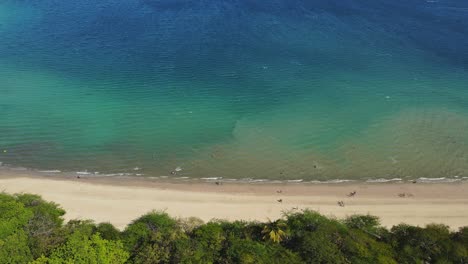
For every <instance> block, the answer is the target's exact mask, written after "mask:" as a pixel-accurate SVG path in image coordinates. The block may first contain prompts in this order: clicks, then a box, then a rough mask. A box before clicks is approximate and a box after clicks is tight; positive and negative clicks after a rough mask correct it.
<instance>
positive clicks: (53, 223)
mask: <svg viewBox="0 0 468 264" xmlns="http://www.w3.org/2000/svg"><path fill="white" fill-rule="evenodd" d="M16 197H17V200H18V201H19V202H21V203H22V204H23V205H24V206H25V208H28V209H29V210H31V211H32V212H33V216H32V217H31V218H30V219H29V221H28V223H27V224H26V226H25V231H26V233H27V235H28V244H29V247H30V249H31V253H32V254H33V257H34V258H38V257H40V256H41V255H48V254H49V253H50V251H51V250H52V249H54V248H56V247H57V246H58V245H59V244H61V243H63V242H64V240H65V237H64V236H63V235H61V234H60V231H61V230H60V228H61V227H62V224H63V221H64V219H63V215H64V214H65V210H63V209H62V208H60V206H59V205H57V204H56V203H53V202H46V201H44V200H43V199H42V198H41V197H40V196H38V195H33V194H19V195H16Z"/></svg>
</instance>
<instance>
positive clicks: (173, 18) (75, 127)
mask: <svg viewBox="0 0 468 264" xmlns="http://www.w3.org/2000/svg"><path fill="white" fill-rule="evenodd" d="M467 28H468V4H464V3H460V1H438V2H427V1H416V0H411V1H383V0H379V1H351V0H348V1H338V0H337V1H299V0H297V1H286V0H284V1H280V0H276V1H242V0H238V1H215V0H212V1H211V0H207V1H189V0H178V1H174V0H172V1H169V0H161V1H156V0H154V1H150V0H140V1H121V2H119V3H116V2H115V1H110V0H99V1H53V0H39V1H37V0H36V1H29V0H21V1H20V0H6V1H2V2H1V3H0V34H1V38H0V149H1V150H2V151H1V152H0V162H2V163H3V164H9V165H11V166H21V167H27V168H35V169H39V170H61V171H90V172H100V173H101V174H103V173H121V172H128V173H132V174H135V175H136V174H138V175H140V174H141V176H143V175H144V176H160V175H171V174H170V173H171V172H172V171H176V170H177V173H176V174H177V176H182V177H196V178H199V177H224V178H254V179H304V180H331V179H376V178H407V179H413V178H419V177H455V176H458V177H464V176H465V177H466V176H468V132H467V131H468V71H467V66H468V30H467ZM176 168H177V169H176ZM171 177H172V176H171Z"/></svg>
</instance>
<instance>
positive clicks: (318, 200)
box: [0, 170, 468, 229]
mask: <svg viewBox="0 0 468 264" xmlns="http://www.w3.org/2000/svg"><path fill="white" fill-rule="evenodd" d="M0 188H1V190H2V191H4V192H7V193H20V192H27V193H34V194H39V195H41V196H42V197H43V198H44V199H46V200H48V201H53V202H55V203H58V204H60V205H61V206H62V207H63V208H64V209H65V210H66V211H67V214H66V215H65V218H66V220H70V219H92V220H94V221H96V222H110V223H112V224H114V225H115V226H116V227H118V228H120V229H123V228H124V227H125V226H126V225H127V224H129V223H130V222H131V221H132V220H133V219H136V218H138V217H139V216H141V215H143V214H144V213H147V212H149V211H151V210H165V211H166V212H167V213H169V214H170V215H171V216H173V217H183V218H187V217H198V218H201V219H202V220H204V221H205V222H206V221H209V220H211V219H226V220H246V221H254V220H259V221H265V220H268V219H272V220H273V219H277V218H279V217H281V215H282V212H284V211H288V210H301V209H306V208H307V209H311V210H316V211H318V212H320V213H322V214H324V215H326V216H336V217H338V218H343V217H346V216H349V215H352V214H371V215H375V216H378V217H380V220H381V223H382V225H383V226H386V227H391V226H393V225H396V224H399V223H402V222H404V223H407V224H411V225H419V226H424V225H426V224H429V223H442V224H445V225H448V226H450V227H451V228H452V229H457V228H459V227H461V226H466V225H468V183H467V182H465V181H461V182H454V183H416V184H412V183H401V182H388V183H366V182H345V183H324V184H304V183H261V184H256V183H239V182H236V183H229V182H227V183H226V182H223V183H219V185H218V184H216V183H215V182H183V181H171V180H148V179H142V178H138V179H134V178H130V177H128V178H114V177H112V178H110V177H109V178H106V177H98V178H92V177H80V178H79V179H78V178H76V177H55V176H38V175H37V174H36V173H35V172H34V171H27V170H26V171H10V170H0ZM353 191H356V195H355V196H353V197H348V194H349V193H350V192H353ZM402 195H404V196H403V197H401V196H402ZM279 201H280V202H279ZM338 201H343V203H344V205H345V206H344V207H341V206H339V205H338V204H337V202H338ZM293 208H297V209H293Z"/></svg>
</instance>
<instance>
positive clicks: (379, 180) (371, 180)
mask: <svg viewBox="0 0 468 264" xmlns="http://www.w3.org/2000/svg"><path fill="white" fill-rule="evenodd" d="M402 180H403V179H401V178H393V179H384V178H381V179H369V180H366V182H370V183H381V182H395V181H402Z"/></svg>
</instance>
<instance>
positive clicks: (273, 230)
mask: <svg viewBox="0 0 468 264" xmlns="http://www.w3.org/2000/svg"><path fill="white" fill-rule="evenodd" d="M287 227H288V226H287V225H286V223H285V222H284V221H282V220H276V221H274V222H272V221H271V220H269V221H268V224H266V225H265V226H264V227H263V230H262V235H263V239H264V240H270V241H272V242H273V243H280V242H281V241H283V240H284V239H285V238H286V237H287V233H286V231H285V230H286V228H287Z"/></svg>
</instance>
